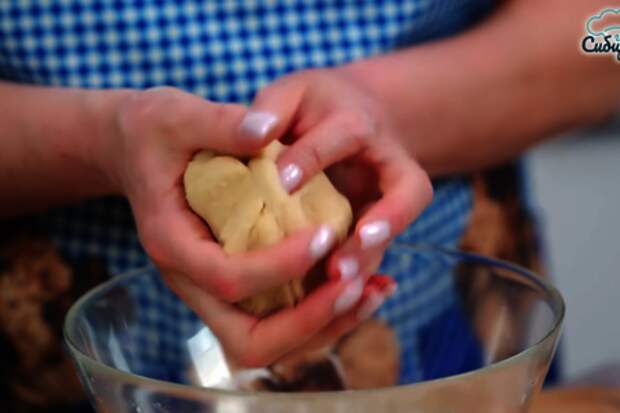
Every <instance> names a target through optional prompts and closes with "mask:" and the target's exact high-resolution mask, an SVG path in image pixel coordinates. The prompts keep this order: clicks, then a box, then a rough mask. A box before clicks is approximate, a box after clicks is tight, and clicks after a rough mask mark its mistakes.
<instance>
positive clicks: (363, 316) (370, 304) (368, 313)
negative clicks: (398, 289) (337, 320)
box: [357, 291, 385, 321]
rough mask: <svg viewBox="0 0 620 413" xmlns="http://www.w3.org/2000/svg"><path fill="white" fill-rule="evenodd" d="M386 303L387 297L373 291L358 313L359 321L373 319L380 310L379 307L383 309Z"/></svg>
mask: <svg viewBox="0 0 620 413" xmlns="http://www.w3.org/2000/svg"><path fill="white" fill-rule="evenodd" d="M384 301H385V297H384V296H383V294H381V293H378V292H376V291H372V292H371V293H370V294H369V295H368V298H367V299H366V301H365V302H364V304H362V306H361V307H360V309H359V311H358V312H357V318H358V320H360V321H364V320H367V319H369V318H370V317H372V315H373V314H374V313H375V312H376V311H377V310H378V309H379V307H381V305H382V304H383V302H384Z"/></svg>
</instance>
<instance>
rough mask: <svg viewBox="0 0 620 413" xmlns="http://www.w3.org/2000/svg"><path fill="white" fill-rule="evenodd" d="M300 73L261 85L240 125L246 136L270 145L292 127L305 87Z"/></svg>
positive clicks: (241, 131)
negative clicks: (298, 75) (263, 86)
mask: <svg viewBox="0 0 620 413" xmlns="http://www.w3.org/2000/svg"><path fill="white" fill-rule="evenodd" d="M297 79H299V77H285V78H282V79H280V80H278V81H276V82H274V83H272V84H270V85H269V86H267V87H265V88H263V89H261V90H260V91H259V92H258V94H257V95H256V97H255V99H254V102H252V106H251V107H250V109H249V111H248V112H247V114H246V116H245V117H244V118H243V120H242V121H241V124H240V126H239V132H238V133H239V136H240V137H241V138H242V139H245V140H250V141H254V142H260V143H261V145H266V144H267V143H268V142H270V141H272V140H274V139H281V138H282V137H283V136H284V135H285V133H287V132H288V131H289V129H290V128H291V125H292V123H293V120H294V117H295V114H296V113H297V110H298V108H299V105H300V102H301V100H302V98H303V94H304V91H305V84H304V83H303V82H301V81H298V80H297Z"/></svg>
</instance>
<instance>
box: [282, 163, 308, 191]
mask: <svg viewBox="0 0 620 413" xmlns="http://www.w3.org/2000/svg"><path fill="white" fill-rule="evenodd" d="M302 176H303V172H302V171H301V168H300V167H299V166H297V165H295V164H294V163H292V164H289V165H286V166H285V167H284V168H282V170H281V171H280V182H281V183H282V186H283V187H284V189H285V190H286V192H291V191H292V190H293V188H295V187H296V186H297V184H299V181H301V177H302Z"/></svg>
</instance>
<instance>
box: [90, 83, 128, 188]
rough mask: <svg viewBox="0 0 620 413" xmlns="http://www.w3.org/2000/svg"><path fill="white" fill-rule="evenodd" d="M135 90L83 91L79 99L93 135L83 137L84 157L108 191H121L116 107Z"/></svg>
mask: <svg viewBox="0 0 620 413" xmlns="http://www.w3.org/2000/svg"><path fill="white" fill-rule="evenodd" d="M133 93H135V91H132V90H129V89H118V90H116V89H114V90H113V89H110V90H98V91H85V92H84V94H83V96H82V99H83V105H82V107H83V108H84V112H85V113H84V116H85V118H86V119H87V124H88V125H89V130H90V132H91V133H92V134H91V137H92V139H86V140H84V142H85V145H84V146H83V147H82V150H81V152H82V154H83V156H84V161H85V162H86V163H87V164H89V165H91V166H92V167H93V169H94V173H95V174H96V176H97V179H98V181H99V182H100V184H101V185H102V188H103V189H104V191H105V193H106V194H108V195H120V194H122V193H123V187H122V183H121V180H120V179H119V177H118V174H117V172H118V170H119V168H120V165H118V163H117V160H118V159H119V158H120V155H121V154H119V153H118V152H119V151H121V150H122V142H121V141H120V140H121V138H122V136H121V131H120V129H119V125H118V113H119V108H120V107H121V106H122V105H123V103H124V102H125V101H126V100H127V99H128V97H129V96H130V95H132V94H133Z"/></svg>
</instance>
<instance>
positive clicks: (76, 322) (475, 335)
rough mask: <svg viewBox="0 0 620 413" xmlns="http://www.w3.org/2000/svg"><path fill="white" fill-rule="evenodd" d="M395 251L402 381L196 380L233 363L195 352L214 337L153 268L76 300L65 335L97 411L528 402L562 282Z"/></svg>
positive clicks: (538, 382)
mask: <svg viewBox="0 0 620 413" xmlns="http://www.w3.org/2000/svg"><path fill="white" fill-rule="evenodd" d="M390 254H391V255H392V257H391V259H390V260H387V261H386V262H390V263H391V264H390V265H389V266H387V267H385V268H384V269H385V270H386V271H385V272H386V273H388V274H390V275H391V276H393V277H395V278H396V279H397V280H398V283H399V289H398V291H397V293H396V294H395V295H394V296H393V297H392V298H390V299H389V300H388V301H387V302H386V303H385V304H384V305H383V307H382V308H381V309H380V311H379V312H378V313H377V317H378V318H381V319H383V320H384V321H385V322H387V323H388V324H389V325H390V326H391V327H392V328H393V330H394V332H395V334H396V337H397V339H398V342H399V345H400V383H399V384H398V385H395V386H392V387H385V388H376V389H368V390H347V391H330V392H314V393H301V392H300V393H277V392H275V393H274V392H259V391H240V390H227V389H221V388H208V387H203V386H199V385H195V384H192V383H196V377H200V376H201V375H204V374H207V375H208V374H213V373H214V372H217V371H218V369H221V368H222V367H225V366H221V365H218V360H217V359H216V358H212V359H209V357H206V358H205V357H202V358H200V357H198V358H197V357H195V356H196V354H195V351H196V337H202V340H203V342H202V346H203V350H204V349H205V348H206V347H209V346H211V347H213V342H211V344H208V343H209V340H214V338H213V336H212V335H210V332H209V330H208V329H207V328H206V327H205V326H204V324H203V323H202V322H201V321H200V320H199V319H198V318H197V317H196V316H195V315H194V314H193V313H192V312H191V311H190V310H189V309H188V308H187V307H186V306H185V305H184V304H183V303H182V302H181V301H180V300H179V299H177V298H176V296H175V295H174V294H173V293H171V292H170V291H169V290H168V289H167V287H165V285H164V284H163V282H162V281H161V280H160V277H159V274H158V271H157V269H156V268H154V267H152V266H149V267H146V268H142V269H139V270H135V271H132V272H130V273H127V274H125V275H121V276H118V277H115V278H113V279H111V280H110V281H108V282H107V283H105V284H103V285H101V286H99V287H97V288H95V289H94V290H92V291H91V292H89V293H88V294H86V295H85V296H84V297H82V298H81V299H80V300H79V301H78V302H76V303H75V305H74V306H73V307H72V308H71V310H70V311H69V313H68V315H67V318H66V321H65V339H66V342H67V344H68V347H69V349H70V351H71V354H72V357H73V359H74V361H75V364H76V366H77V368H78V371H79V375H80V378H81V380H82V383H83V385H84V387H85V388H86V391H87V393H88V395H89V397H90V401H91V403H92V404H93V406H94V407H95V408H96V409H97V411H99V412H110V413H121V412H135V413H168V412H170V413H172V412H175V413H176V412H205V413H206V412H218V413H221V412H223V413H229V412H230V413H233V412H234V413H245V412H259V413H260V412H282V413H284V412H286V413H302V412H304V413H305V412H321V413H332V412H334V413H336V412H338V413H340V412H358V413H363V412H373V413H375V412H419V413H426V412H438V413H439V412H445V413H448V412H468V413H469V412H494V413H495V412H525V411H527V409H528V406H529V403H530V400H531V398H532V396H533V395H534V394H535V393H536V392H537V391H539V390H540V388H541V386H542V384H543V381H544V378H545V376H546V374H547V371H548V368H549V365H550V362H551V359H552V357H553V354H554V351H555V348H556V344H557V342H558V337H559V335H560V330H561V325H562V320H563V317H564V303H563V300H562V298H561V296H560V294H559V293H558V291H557V290H556V289H555V288H554V287H552V286H551V285H550V284H549V283H548V282H547V281H545V280H543V279H541V278H540V277H538V276H536V275H534V274H531V273H529V272H528V271H526V270H524V269H522V268H519V267H517V266H514V265H511V264H509V263H506V262H502V261H497V260H494V259H490V258H485V257H482V256H477V255H473V254H468V253H462V252H456V251H450V250H445V249H440V248H434V247H428V246H412V245H401V244H396V245H393V246H391V248H390V250H389V251H388V255H390ZM204 340H206V343H207V344H205V341H204ZM215 344H217V343H216V342H215ZM205 345H206V347H205ZM216 347H217V346H216ZM205 354H206V353H205ZM369 356H370V357H372V355H369ZM209 360H211V364H209Z"/></svg>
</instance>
